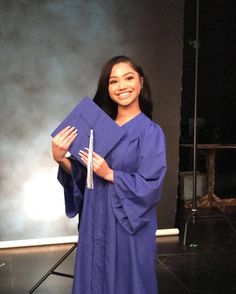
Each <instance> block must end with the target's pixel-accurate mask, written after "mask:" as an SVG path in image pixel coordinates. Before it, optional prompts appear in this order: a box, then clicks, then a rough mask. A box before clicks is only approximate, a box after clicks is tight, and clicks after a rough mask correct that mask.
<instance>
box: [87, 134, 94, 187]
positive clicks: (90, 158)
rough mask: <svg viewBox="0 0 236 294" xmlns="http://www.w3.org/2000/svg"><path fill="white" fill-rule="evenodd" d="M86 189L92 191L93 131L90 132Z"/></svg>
mask: <svg viewBox="0 0 236 294" xmlns="http://www.w3.org/2000/svg"><path fill="white" fill-rule="evenodd" d="M87 188H88V189H93V129H91V130H90V138H89V150H88V164H87Z"/></svg>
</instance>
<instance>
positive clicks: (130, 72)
mask: <svg viewBox="0 0 236 294" xmlns="http://www.w3.org/2000/svg"><path fill="white" fill-rule="evenodd" d="M129 74H133V75H134V72H132V71H129V72H127V73H125V74H123V75H122V76H123V77H124V76H127V75H129ZM112 78H118V76H110V79H112Z"/></svg>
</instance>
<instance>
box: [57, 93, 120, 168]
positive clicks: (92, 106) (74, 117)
mask: <svg viewBox="0 0 236 294" xmlns="http://www.w3.org/2000/svg"><path fill="white" fill-rule="evenodd" d="M67 126H71V127H75V128H76V129H77V130H78V136H77V137H76V139H75V140H74V142H73V143H72V144H71V146H70V148H69V151H70V153H71V154H72V155H73V156H74V157H75V158H76V159H77V160H79V161H80V162H81V163H83V162H82V160H81V158H80V156H79V151H80V150H82V149H84V148H85V147H90V148H89V150H90V152H89V153H90V154H91V153H92V150H94V151H95V152H96V153H98V154H99V155H100V156H102V157H103V158H105V157H106V156H107V154H108V153H109V152H110V151H111V150H112V149H113V148H114V147H115V146H116V144H117V143H118V142H119V141H120V139H121V138H122V137H123V136H124V131H123V129H122V128H121V127H119V126H118V125H117V124H116V123H115V122H114V121H113V120H112V119H111V118H110V117H109V116H108V115H107V114H106V113H105V112H104V111H103V110H102V109H101V108H100V107H99V106H98V105H97V104H96V103H94V102H93V100H92V99H91V98H89V97H84V98H82V99H81V101H80V102H79V103H78V104H77V105H76V106H75V108H74V109H73V110H72V111H71V112H70V113H69V114H68V115H67V116H66V117H65V119H64V120H63V121H62V122H61V123H60V124H59V125H58V127H57V128H56V129H55V130H54V131H53V132H52V134H51V136H52V137H54V136H56V135H57V134H58V133H59V132H60V131H61V130H62V129H64V128H65V127H67ZM90 168H91V162H90V167H89V166H88V174H89V169H90Z"/></svg>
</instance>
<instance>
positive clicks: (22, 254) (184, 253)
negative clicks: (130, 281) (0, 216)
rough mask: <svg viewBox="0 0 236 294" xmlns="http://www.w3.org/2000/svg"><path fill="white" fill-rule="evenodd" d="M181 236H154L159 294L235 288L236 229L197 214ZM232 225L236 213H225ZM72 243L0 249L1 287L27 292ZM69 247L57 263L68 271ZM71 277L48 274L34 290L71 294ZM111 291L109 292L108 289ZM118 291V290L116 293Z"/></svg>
mask: <svg viewBox="0 0 236 294" xmlns="http://www.w3.org/2000/svg"><path fill="white" fill-rule="evenodd" d="M187 213H188V211H185V212H184V214H183V216H182V217H180V218H179V219H178V227H179V229H180V236H178V237H177V236H172V237H158V238H157V245H158V256H157V276H158V285H159V286H158V287H159V292H158V293H159V294H187V293H193V294H234V293H236V279H235V273H236V234H235V233H234V234H233V232H232V230H231V229H230V227H229V226H228V224H227V222H225V220H224V218H219V219H218V218H203V219H202V218H197V221H196V223H195V225H194V226H192V224H190V227H189V235H188V238H187V246H186V247H184V246H183V245H182V242H183V228H184V221H185V218H186V215H187ZM229 219H230V221H231V223H232V225H233V226H234V228H235V229H236V217H235V216H230V217H229ZM72 245H73V244H67V245H56V246H42V247H28V248H18V249H2V250H0V293H1V294H26V293H28V292H29V290H30V289H31V288H32V286H33V285H34V284H35V283H36V282H37V281H38V280H39V279H40V278H41V277H42V276H43V275H44V274H45V273H46V272H47V271H48V270H49V268H50V267H51V266H52V265H54V264H55V263H56V262H57V261H58V260H59V259H60V258H61V257H62V256H63V255H64V253H66V252H67V251H68V250H69V249H70V248H71V247H72ZM73 265H74V252H73V253H72V255H71V256H70V257H68V258H67V259H66V260H65V261H64V262H63V263H62V264H61V266H60V267H59V268H58V271H62V272H65V273H67V274H73ZM71 286H72V279H70V278H65V277H60V276H54V275H51V276H50V277H49V278H47V279H46V281H44V282H43V284H42V285H41V286H40V287H39V288H38V289H37V290H35V292H34V293H35V294H49V293H50V294H70V293H71ZM111 294H112V293H111ZM121 294H122V293H121Z"/></svg>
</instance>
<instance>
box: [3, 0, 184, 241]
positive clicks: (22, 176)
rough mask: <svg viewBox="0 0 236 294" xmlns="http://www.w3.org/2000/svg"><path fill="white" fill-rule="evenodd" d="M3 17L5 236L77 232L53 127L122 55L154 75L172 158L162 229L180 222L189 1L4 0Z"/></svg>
mask: <svg viewBox="0 0 236 294" xmlns="http://www.w3.org/2000/svg"><path fill="white" fill-rule="evenodd" d="M0 23H1V31H0V34H1V35H0V37H1V43H0V63H1V66H0V124H1V128H0V163H1V170H0V240H1V241H5V240H17V239H32V238H40V237H56V236H67V235H74V234H76V222H77V219H74V220H69V219H67V218H66V217H65V216H64V203H63V201H64V200H63V194H62V190H61V187H60V186H59V184H58V182H57V180H56V174H57V166H56V164H55V163H54V162H53V160H52V159H51V151H50V145H51V138H50V133H51V131H52V130H53V129H54V128H55V127H56V126H57V124H58V123H59V121H60V120H61V119H62V118H64V116H65V115H66V114H67V113H68V112H69V111H70V110H71V109H72V108H73V106H74V105H75V104H76V103H77V102H78V101H79V99H80V98H81V97H83V96H85V95H89V96H93V95H94V93H95V90H96V86H97V79H98V76H99V73H100V69H101V66H102V65H103V64H104V62H105V61H106V60H107V59H108V58H110V57H112V56H114V55H120V54H125V55H128V56H131V57H134V58H135V59H136V60H137V61H138V62H139V63H140V64H141V65H142V66H143V68H144V70H145V72H146V74H147V76H148V77H149V80H150V84H151V87H152V92H153V99H154V103H155V114H154V120H155V121H157V122H158V123H159V124H160V125H161V126H162V127H163V129H164V131H165V134H166V139H167V155H168V173H167V176H166V180H165V185H164V191H163V196H162V201H161V203H160V205H159V207H158V218H159V227H160V228H168V227H173V226H174V221H175V209H176V196H177V182H178V142H179V128H180V117H179V116H180V96H181V72H182V43H183V42H182V34H183V0H179V1H174V0H172V1H171V0H159V1H158V0H156V1H154V0H150V1H145V0H140V1H137V0H133V1H131V0H119V1H108V0H107V1H106V0H101V1H95V0H90V1H88V0H81V1H79V0H77V1H76V0H60V1H59V0H51V1H50V0H41V1H37V0H0Z"/></svg>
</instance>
